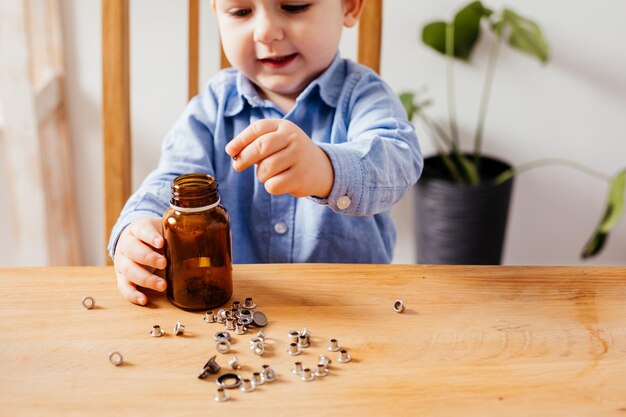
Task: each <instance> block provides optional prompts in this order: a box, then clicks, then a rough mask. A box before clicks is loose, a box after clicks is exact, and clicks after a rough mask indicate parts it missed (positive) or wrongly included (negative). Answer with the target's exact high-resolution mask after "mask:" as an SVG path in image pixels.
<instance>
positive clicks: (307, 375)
mask: <svg viewBox="0 0 626 417" xmlns="http://www.w3.org/2000/svg"><path fill="white" fill-rule="evenodd" d="M300 379H301V380H303V381H305V382H309V381H313V380H314V379H315V375H314V374H313V372H311V368H304V369H303V370H302V374H301V375H300Z"/></svg>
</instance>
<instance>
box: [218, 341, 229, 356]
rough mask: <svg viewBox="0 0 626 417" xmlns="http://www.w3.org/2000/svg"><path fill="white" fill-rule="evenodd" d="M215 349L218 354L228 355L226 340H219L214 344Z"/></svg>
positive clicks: (227, 342)
mask: <svg viewBox="0 0 626 417" xmlns="http://www.w3.org/2000/svg"><path fill="white" fill-rule="evenodd" d="M215 349H217V351H218V352H219V353H228V351H230V342H229V341H228V340H226V339H220V340H219V341H218V342H217V343H216V344H215Z"/></svg>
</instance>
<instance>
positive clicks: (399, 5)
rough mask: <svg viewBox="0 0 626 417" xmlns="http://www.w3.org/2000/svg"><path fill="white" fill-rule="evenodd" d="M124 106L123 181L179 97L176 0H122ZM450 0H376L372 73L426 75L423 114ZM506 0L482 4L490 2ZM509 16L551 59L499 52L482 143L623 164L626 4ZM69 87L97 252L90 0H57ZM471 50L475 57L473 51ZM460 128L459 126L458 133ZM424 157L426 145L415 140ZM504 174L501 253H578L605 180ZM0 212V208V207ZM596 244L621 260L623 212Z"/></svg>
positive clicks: (173, 113)
mask: <svg viewBox="0 0 626 417" xmlns="http://www.w3.org/2000/svg"><path fill="white" fill-rule="evenodd" d="M203 3H204V4H203V7H204V8H205V10H204V12H203V18H204V19H205V20H206V22H205V24H204V25H203V31H204V33H203V34H202V37H203V40H206V42H205V44H204V45H203V51H202V60H203V67H202V73H203V76H204V79H205V80H206V79H207V78H208V77H209V76H210V75H211V74H214V73H215V72H216V71H217V48H216V47H215V45H214V43H213V42H211V40H212V39H215V36H216V30H215V22H214V19H213V16H212V13H211V12H210V11H209V10H208V9H209V8H208V2H207V1H205V2H203ZM131 4H132V7H131V13H132V17H131V25H132V40H131V51H132V86H133V91H132V110H133V135H134V149H133V152H134V155H133V164H134V185H135V186H137V185H138V184H139V182H140V181H141V179H142V178H143V177H144V176H145V175H146V174H147V173H148V172H149V171H150V169H151V168H152V167H153V166H154V165H155V164H156V161H157V158H158V151H159V146H160V143H161V140H162V138H163V136H164V135H165V133H166V132H167V130H168V129H169V127H170V126H171V125H172V123H173V122H174V120H175V119H176V117H177V116H178V114H179V113H180V112H181V111H182V109H183V107H184V105H185V94H186V92H185V91H186V87H185V82H186V81H185V78H186V75H185V74H186V34H185V25H186V4H187V2H183V1H182V0H178V1H176V2H173V1H167V0H132V1H131ZM462 4H464V3H463V2H461V1H458V0H422V1H419V2H415V1H414V0H386V2H385V9H384V42H383V63H382V75H383V77H384V78H385V79H386V80H387V81H388V82H389V83H390V85H391V86H392V87H393V88H394V89H395V90H396V91H400V90H404V89H418V88H420V87H422V86H428V88H429V91H430V93H431V94H432V96H433V97H434V99H435V101H436V105H435V106H434V107H433V109H432V114H433V115H434V116H435V117H437V118H438V119H440V120H442V121H443V120H445V101H444V98H445V91H444V87H445V84H444V82H445V67H444V62H443V60H442V59H441V57H440V56H438V55H436V54H434V53H432V52H430V51H429V50H427V49H426V47H425V46H423V45H422V44H421V43H420V42H419V40H418V39H419V32H420V28H421V27H422V26H423V24H424V23H425V22H427V21H431V20H433V19H444V18H445V19H449V18H450V17H451V16H452V14H453V11H455V10H456V9H457V8H458V7H459V6H461V5H462ZM504 4H505V2H504V1H500V0H492V1H490V2H489V3H485V5H486V6H489V7H492V8H498V7H501V6H502V5H504ZM506 4H507V5H508V6H509V7H512V8H513V9H515V10H516V11H517V12H519V13H520V14H524V15H528V16H531V17H533V18H535V19H537V20H538V21H539V22H541V24H542V27H543V29H544V31H545V33H546V36H547V40H548V42H549V44H550V48H551V52H552V59H551V62H550V63H549V65H547V66H545V67H543V66H541V65H539V64H537V63H536V62H534V61H533V60H531V59H529V58H527V57H526V56H522V55H520V54H518V53H517V52H512V51H510V50H508V49H506V48H505V49H504V50H503V51H502V54H501V57H500V61H499V64H498V68H497V72H496V79H495V84H494V90H493V95H492V100H491V106H490V109H489V114H488V119H487V127H486V132H485V137H486V143H485V151H486V153H488V154H492V155H497V156H501V157H504V158H506V159H508V160H509V161H510V162H512V163H514V164H518V163H522V162H526V161H530V160H533V159H537V158H544V157H562V158H568V159H572V160H575V161H578V162H581V163H583V164H586V165H588V166H590V167H592V168H595V169H598V170H601V171H604V172H606V173H607V174H612V173H614V172H615V171H617V170H618V169H620V168H623V167H626V121H625V118H624V115H625V114H626V77H624V73H626V45H625V41H624V40H623V39H626V26H624V25H622V17H623V16H624V15H626V4H623V3H621V2H616V1H613V0H598V1H597V2H595V3H594V5H593V8H589V7H588V6H587V5H585V4H583V3H580V2H576V3H575V2H571V1H568V0H551V1H549V2H546V1H540V0H525V1H522V0H510V1H509V2H507V3H506ZM63 17H64V19H65V24H64V26H65V43H66V47H67V49H66V54H67V56H66V58H67V73H68V82H67V94H68V100H69V105H70V112H69V116H70V118H71V132H72V138H73V142H74V150H75V168H76V172H77V175H76V188H77V195H78V197H79V200H80V223H81V227H82V238H83V242H84V243H83V245H84V253H85V255H86V259H85V263H87V264H100V263H102V262H103V260H104V241H105V237H104V231H103V222H102V217H103V214H102V205H103V201H102V173H101V169H102V149H101V146H102V145H101V133H100V132H101V121H100V111H101V110H100V101H101V59H100V29H101V27H100V2H99V1H96V0H66V1H64V2H63ZM355 38H356V33H355V31H354V30H351V31H349V32H346V34H345V36H344V41H343V42H342V53H343V55H344V56H348V57H354V55H355V52H354V44H355ZM486 52H487V51H486V45H481V48H479V50H478V51H476V56H475V58H477V59H476V64H472V65H459V66H457V77H458V78H457V88H458V103H457V112H458V118H459V123H460V126H461V130H462V131H464V132H466V133H467V132H472V131H473V129H474V127H475V120H476V117H477V104H478V100H479V93H480V86H481V85H482V80H483V76H484V69H485V63H484V61H485V59H484V58H485V57H486ZM478 61H480V62H478ZM468 137H469V135H468ZM421 143H422V146H423V148H424V150H425V152H426V153H427V154H432V146H431V144H430V143H429V140H428V138H427V137H425V136H422V137H421ZM0 169H2V166H0ZM515 181H516V183H515V189H514V198H513V206H512V211H511V213H510V216H511V217H510V222H509V230H508V238H507V243H506V252H505V257H504V262H505V263H506V264H580V263H583V262H581V261H580V260H579V257H578V254H579V253H580V250H581V248H582V246H583V244H584V243H585V242H586V240H587V238H588V237H589V235H590V234H591V231H592V230H593V228H594V227H595V225H596V223H597V221H598V219H599V217H600V215H601V213H602V207H603V203H604V195H605V192H606V185H605V184H604V183H602V182H601V181H598V180H597V179H594V178H590V177H588V176H586V175H584V174H581V173H579V172H577V171H573V170H570V169H567V168H562V167H549V168H541V169H537V170H535V171H532V172H528V173H526V174H523V175H521V176H519V177H518V178H517V179H516V180H515ZM413 199H414V195H413V193H409V195H407V196H406V198H405V199H404V200H403V201H402V202H401V203H399V204H398V205H397V206H396V207H395V208H394V210H393V215H394V218H395V219H396V222H397V223H398V231H399V239H398V246H397V250H396V259H395V261H396V262H399V263H411V262H414V261H415V244H414V237H413V230H414V228H415V223H414V217H413V207H414V202H413ZM0 206H2V205H0ZM2 213H3V212H0V214H2ZM3 218H4V216H3ZM624 220H625V221H623V222H622V224H621V225H620V226H619V228H618V229H617V230H616V231H615V232H614V234H613V235H612V237H611V238H610V240H609V242H608V245H607V247H606V249H605V250H604V252H603V254H602V255H601V256H600V257H598V258H597V259H594V260H592V261H589V262H587V263H590V264H620V265H626V219H624ZM10 241H11V234H10V231H9V233H8V234H7V233H2V234H0V265H11V252H10Z"/></svg>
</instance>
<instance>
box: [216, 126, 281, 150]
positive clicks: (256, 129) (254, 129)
mask: <svg viewBox="0 0 626 417" xmlns="http://www.w3.org/2000/svg"><path fill="white" fill-rule="evenodd" d="M278 126H279V124H278V121H277V120H275V119H263V120H259V121H256V122H254V123H252V124H251V125H250V126H248V127H246V128H245V129H244V130H243V131H242V132H241V133H240V134H238V135H237V136H236V137H235V138H234V139H233V140H231V141H230V142H228V145H226V153H227V154H228V155H230V157H231V158H234V157H236V156H237V155H239V153H240V152H241V151H242V150H243V148H245V147H246V146H248V145H249V144H250V143H252V142H254V140H255V139H256V138H258V137H259V136H263V135H265V134H267V133H270V132H275V131H276V130H278Z"/></svg>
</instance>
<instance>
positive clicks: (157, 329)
mask: <svg viewBox="0 0 626 417" xmlns="http://www.w3.org/2000/svg"><path fill="white" fill-rule="evenodd" d="M164 334H165V330H163V329H162V328H161V326H159V325H158V324H155V325H154V326H152V331H151V332H150V336H152V337H161V336H163V335H164Z"/></svg>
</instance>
